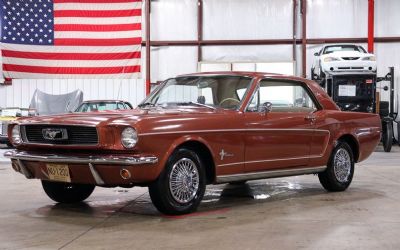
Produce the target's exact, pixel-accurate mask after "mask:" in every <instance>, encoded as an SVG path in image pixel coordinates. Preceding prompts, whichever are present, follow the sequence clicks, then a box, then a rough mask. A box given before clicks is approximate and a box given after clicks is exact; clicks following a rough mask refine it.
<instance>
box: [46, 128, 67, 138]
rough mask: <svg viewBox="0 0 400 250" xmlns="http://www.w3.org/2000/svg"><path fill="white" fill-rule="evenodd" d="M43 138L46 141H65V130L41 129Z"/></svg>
mask: <svg viewBox="0 0 400 250" xmlns="http://www.w3.org/2000/svg"><path fill="white" fill-rule="evenodd" d="M42 134H43V138H44V139H46V140H53V141H55V140H67V139H68V134H67V130H66V129H65V128H45V129H42Z"/></svg>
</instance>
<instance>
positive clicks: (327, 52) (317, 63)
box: [311, 44, 376, 79]
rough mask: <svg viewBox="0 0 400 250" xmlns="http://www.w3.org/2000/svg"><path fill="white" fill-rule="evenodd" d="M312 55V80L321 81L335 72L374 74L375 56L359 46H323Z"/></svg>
mask: <svg viewBox="0 0 400 250" xmlns="http://www.w3.org/2000/svg"><path fill="white" fill-rule="evenodd" d="M314 55H315V60H314V64H313V67H312V68H311V78H312V79H317V78H320V79H323V78H325V75H326V74H330V73H337V72H362V71H364V72H376V59H375V55H374V54H370V53H368V52H367V51H366V50H365V49H364V48H363V47H361V46H359V45H355V44H333V45H325V46H324V47H322V49H321V50H320V51H319V52H317V53H315V54H314Z"/></svg>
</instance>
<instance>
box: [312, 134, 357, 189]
mask: <svg viewBox="0 0 400 250" xmlns="http://www.w3.org/2000/svg"><path fill="white" fill-rule="evenodd" d="M353 174H354V156H353V151H352V150H351V148H350V146H349V144H347V143H346V142H341V141H339V142H338V144H337V145H336V147H335V148H334V149H333V151H332V155H331V157H330V159H329V162H328V166H327V169H326V170H325V171H324V172H322V173H319V174H318V178H319V181H320V183H321V184H322V186H323V187H324V188H325V189H326V190H327V191H330V192H340V191H344V190H346V189H347V188H348V187H349V186H350V183H351V181H352V180H353Z"/></svg>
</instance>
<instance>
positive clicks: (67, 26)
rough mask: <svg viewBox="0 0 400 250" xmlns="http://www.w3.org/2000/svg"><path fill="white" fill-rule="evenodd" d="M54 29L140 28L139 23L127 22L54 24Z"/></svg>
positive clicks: (104, 29) (99, 29)
mask: <svg viewBox="0 0 400 250" xmlns="http://www.w3.org/2000/svg"><path fill="white" fill-rule="evenodd" d="M54 30H55V31H128V30H142V24H141V23H127V24H119V25H110V24H106V25H85V24H55V25H54Z"/></svg>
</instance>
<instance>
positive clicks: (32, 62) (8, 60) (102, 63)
mask: <svg viewBox="0 0 400 250" xmlns="http://www.w3.org/2000/svg"><path fill="white" fill-rule="evenodd" d="M3 64H12V65H21V66H22V65H24V66H40V67H64V68H65V67H71V68H76V67H90V68H93V67H127V66H128V65H129V66H134V65H140V59H123V60H50V59H46V60H43V59H26V58H15V57H3Z"/></svg>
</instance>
